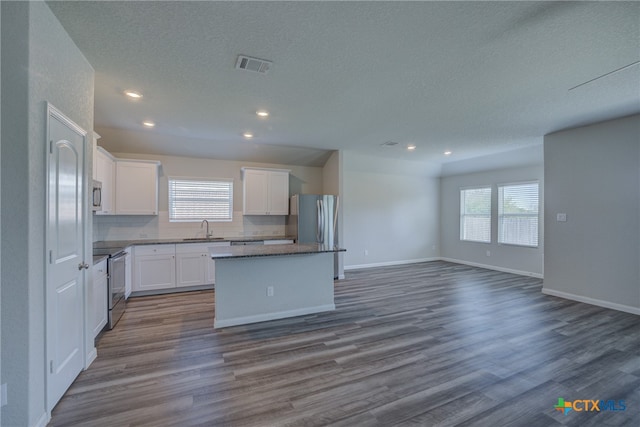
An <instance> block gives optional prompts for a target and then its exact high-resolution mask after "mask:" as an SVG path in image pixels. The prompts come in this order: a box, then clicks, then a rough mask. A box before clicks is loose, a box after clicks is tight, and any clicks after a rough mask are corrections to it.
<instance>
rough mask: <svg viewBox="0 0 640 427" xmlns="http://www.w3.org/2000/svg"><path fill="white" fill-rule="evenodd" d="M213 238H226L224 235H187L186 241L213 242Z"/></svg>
mask: <svg viewBox="0 0 640 427" xmlns="http://www.w3.org/2000/svg"><path fill="white" fill-rule="evenodd" d="M213 240H224V237H187V238H186V239H182V241H184V242H211V241H213Z"/></svg>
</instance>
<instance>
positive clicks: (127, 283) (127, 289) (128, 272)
mask: <svg viewBox="0 0 640 427" xmlns="http://www.w3.org/2000/svg"><path fill="white" fill-rule="evenodd" d="M125 252H126V253H127V255H126V264H125V270H124V274H125V276H124V299H127V298H129V295H131V289H132V286H133V263H132V261H133V255H132V253H133V247H131V246H130V247H128V248H126V249H125Z"/></svg>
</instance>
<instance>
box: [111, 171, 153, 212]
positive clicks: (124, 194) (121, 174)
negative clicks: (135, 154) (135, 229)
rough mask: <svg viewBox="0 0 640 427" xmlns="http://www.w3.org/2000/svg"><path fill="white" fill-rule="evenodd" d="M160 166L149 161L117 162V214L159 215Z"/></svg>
mask: <svg viewBox="0 0 640 427" xmlns="http://www.w3.org/2000/svg"><path fill="white" fill-rule="evenodd" d="M159 165H160V163H159V162H156V161H149V160H125V159H118V160H117V161H116V193H115V199H116V206H115V207H116V209H115V213H116V214H118V215H157V214H158V166H159Z"/></svg>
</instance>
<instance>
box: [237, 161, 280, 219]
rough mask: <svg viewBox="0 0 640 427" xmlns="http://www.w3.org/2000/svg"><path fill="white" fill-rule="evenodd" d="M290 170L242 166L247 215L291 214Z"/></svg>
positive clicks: (244, 206)
mask: <svg viewBox="0 0 640 427" xmlns="http://www.w3.org/2000/svg"><path fill="white" fill-rule="evenodd" d="M289 172H290V171H289V170H286V169H262V168H242V175H243V205H242V206H243V208H242V210H243V213H244V214H245V215H288V214H289Z"/></svg>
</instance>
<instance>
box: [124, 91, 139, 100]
mask: <svg viewBox="0 0 640 427" xmlns="http://www.w3.org/2000/svg"><path fill="white" fill-rule="evenodd" d="M124 94H125V95H127V96H128V97H129V98H132V99H140V98H142V94H141V93H140V92H136V91H135V90H125V91H124Z"/></svg>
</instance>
